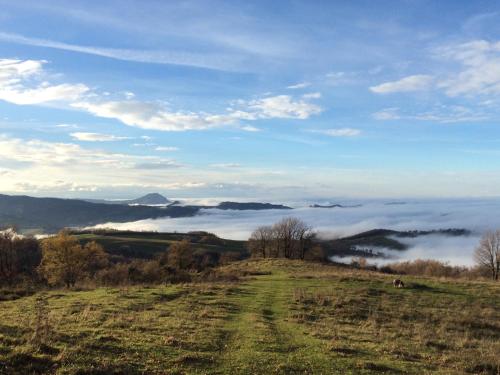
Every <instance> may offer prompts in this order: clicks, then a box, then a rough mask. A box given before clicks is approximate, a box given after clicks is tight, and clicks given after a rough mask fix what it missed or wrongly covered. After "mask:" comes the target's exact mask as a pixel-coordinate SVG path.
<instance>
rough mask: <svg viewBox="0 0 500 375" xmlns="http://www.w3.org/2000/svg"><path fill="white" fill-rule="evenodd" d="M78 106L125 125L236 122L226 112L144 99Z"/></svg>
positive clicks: (185, 126)
mask: <svg viewBox="0 0 500 375" xmlns="http://www.w3.org/2000/svg"><path fill="white" fill-rule="evenodd" d="M72 106H73V107H75V108H80V109H84V110H86V111H88V112H90V113H91V114H93V115H95V116H97V117H104V118H112V119H116V120H118V121H120V122H122V123H124V124H125V125H128V126H135V127H138V128H142V129H150V130H161V131H185V130H203V129H209V128H214V127H218V126H223V125H230V124H233V123H235V121H236V120H235V119H234V118H231V117H230V116H227V115H226V116H224V115H210V114H204V113H194V112H172V111H169V110H168V109H166V108H165V107H163V106H162V105H160V104H157V103H150V102H141V101H132V100H128V101H109V102H76V103H73V104H72Z"/></svg>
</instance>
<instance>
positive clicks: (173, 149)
mask: <svg viewBox="0 0 500 375" xmlns="http://www.w3.org/2000/svg"><path fill="white" fill-rule="evenodd" d="M178 150H179V148H178V147H171V146H158V147H155V151H161V152H170V151H178Z"/></svg>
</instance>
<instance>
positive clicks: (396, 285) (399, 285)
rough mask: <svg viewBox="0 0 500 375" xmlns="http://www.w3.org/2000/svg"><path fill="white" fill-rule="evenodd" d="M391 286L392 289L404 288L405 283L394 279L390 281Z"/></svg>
mask: <svg viewBox="0 0 500 375" xmlns="http://www.w3.org/2000/svg"><path fill="white" fill-rule="evenodd" d="M392 285H394V288H404V287H405V283H404V282H403V280H400V279H394V280H393V281H392Z"/></svg>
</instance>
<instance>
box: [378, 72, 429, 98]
mask: <svg viewBox="0 0 500 375" xmlns="http://www.w3.org/2000/svg"><path fill="white" fill-rule="evenodd" d="M433 79H434V78H433V77H432V76H430V75H425V74H417V75H413V76H408V77H404V78H401V79H400V80H398V81H392V82H385V83H382V84H380V85H377V86H372V87H370V90H371V91H372V92H374V93H376V94H391V93H396V92H411V91H422V90H427V89H429V88H430V87H431V85H432V82H433Z"/></svg>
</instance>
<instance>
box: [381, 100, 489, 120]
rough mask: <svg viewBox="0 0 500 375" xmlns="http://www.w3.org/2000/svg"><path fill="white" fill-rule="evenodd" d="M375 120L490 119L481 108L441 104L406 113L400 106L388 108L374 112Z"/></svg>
mask: <svg viewBox="0 0 500 375" xmlns="http://www.w3.org/2000/svg"><path fill="white" fill-rule="evenodd" d="M372 117H373V118H374V119H375V120H379V121H392V120H416V121H430V122H438V123H443V124H446V123H458V122H478V121H484V120H487V119H489V116H488V115H487V114H486V113H484V112H483V111H481V110H475V109H471V108H467V107H464V106H459V105H440V106H435V107H434V108H432V109H430V110H428V111H425V112H420V113H404V112H401V111H400V109H399V108H386V109H383V110H380V111H378V112H375V113H373V114H372Z"/></svg>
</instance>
